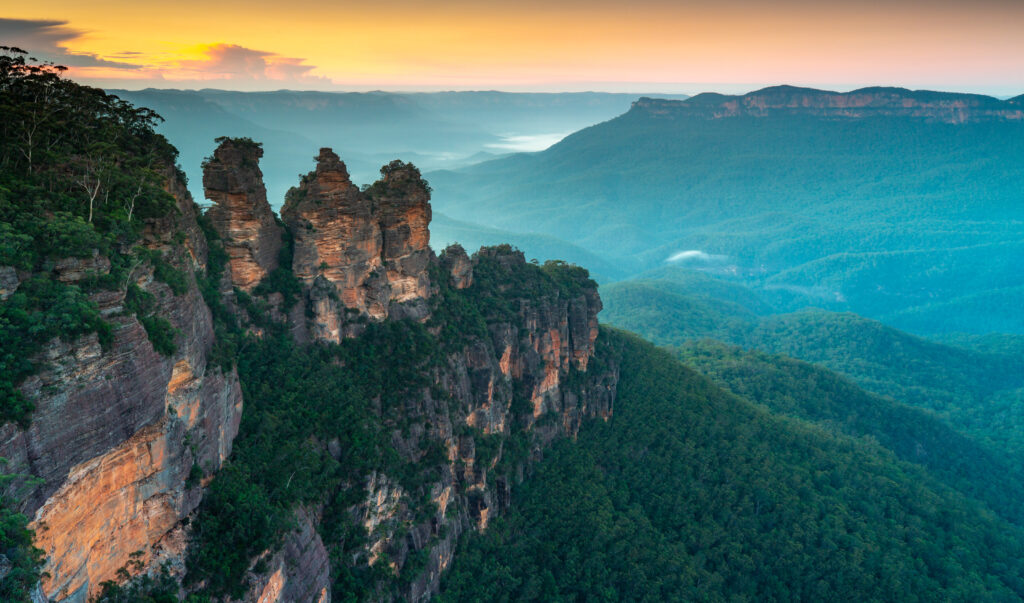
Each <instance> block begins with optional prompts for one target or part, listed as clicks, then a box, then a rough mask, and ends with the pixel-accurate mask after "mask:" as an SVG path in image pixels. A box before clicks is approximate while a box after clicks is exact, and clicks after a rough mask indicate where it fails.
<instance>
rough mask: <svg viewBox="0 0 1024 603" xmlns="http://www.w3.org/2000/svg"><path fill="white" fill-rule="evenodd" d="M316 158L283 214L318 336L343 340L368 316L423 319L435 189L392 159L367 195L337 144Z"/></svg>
mask: <svg viewBox="0 0 1024 603" xmlns="http://www.w3.org/2000/svg"><path fill="white" fill-rule="evenodd" d="M316 160H317V166H316V170H314V171H313V172H310V173H309V174H307V175H306V176H305V177H303V179H302V182H301V183H300V185H299V186H298V187H297V188H293V189H292V190H291V191H289V192H288V196H287V199H286V202H285V205H284V207H283V208H282V211H281V215H282V217H283V218H284V221H285V223H286V224H287V226H288V229H289V231H290V232H291V234H292V237H293V239H294V259H293V263H292V270H293V272H294V273H295V276H296V277H297V278H298V279H299V280H300V281H301V282H302V283H303V285H304V287H305V292H306V298H307V300H308V303H309V305H310V308H311V314H312V318H311V319H310V323H311V324H310V326H309V332H310V333H311V335H312V337H313V338H314V339H317V340H322V341H333V342H337V341H340V339H341V338H343V337H350V336H353V335H355V334H358V333H359V332H361V330H362V328H363V325H364V324H365V321H366V320H367V319H369V320H377V321H379V320H384V319H385V318H388V317H389V316H394V317H413V318H419V319H422V318H425V317H426V303H425V302H426V299H427V298H428V297H429V295H430V280H429V275H428V271H427V265H428V263H429V262H430V259H431V257H432V252H431V251H430V247H429V242H430V235H429V232H428V230H427V224H429V222H430V193H429V190H428V189H427V188H426V186H425V183H423V182H422V179H421V178H420V175H419V171H417V170H416V168H414V167H412V166H411V165H406V164H401V163H400V162H399V163H398V164H394V163H393V164H391V165H390V166H387V167H385V169H384V170H382V172H383V173H384V177H383V179H382V180H381V181H380V182H378V183H377V184H375V185H374V186H373V187H371V189H370V192H369V193H364V192H362V191H360V190H359V188H358V187H356V186H355V185H354V184H352V181H351V180H350V178H349V175H348V170H347V169H346V168H345V164H344V163H343V162H342V161H341V160H340V159H339V158H338V156H337V155H336V154H335V153H334V152H333V151H332V150H331V149H327V148H324V149H320V154H319V155H318V156H317V158H316ZM396 313H397V314H396Z"/></svg>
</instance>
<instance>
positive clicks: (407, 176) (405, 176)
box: [370, 161, 433, 317]
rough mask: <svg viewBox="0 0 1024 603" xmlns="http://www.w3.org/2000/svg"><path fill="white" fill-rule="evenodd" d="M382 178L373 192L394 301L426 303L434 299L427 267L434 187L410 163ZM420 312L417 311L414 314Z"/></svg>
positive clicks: (397, 166)
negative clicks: (429, 298)
mask: <svg viewBox="0 0 1024 603" xmlns="http://www.w3.org/2000/svg"><path fill="white" fill-rule="evenodd" d="M381 174H382V175H383V178H381V179H380V181H378V182H377V183H376V184H374V185H373V187H371V188H370V192H371V194H372V195H373V200H374V203H375V207H376V210H377V215H378V219H379V220H380V229H381V235H382V237H383V249H382V254H381V257H382V259H383V261H384V267H385V269H386V270H387V278H388V284H389V285H390V288H391V301H393V302H396V303H398V304H406V303H412V304H418V305H419V306H420V307H421V308H422V312H421V313H420V314H421V315H420V316H418V317H422V313H425V310H426V304H425V303H423V302H424V301H425V300H426V299H427V297H429V296H430V278H429V277H428V275H427V264H428V263H429V262H430V260H431V259H432V257H433V253H432V252H431V251H430V230H429V228H428V226H429V225H430V219H431V210H430V188H429V187H428V186H427V183H426V181H424V180H423V178H422V177H421V176H420V172H419V170H417V169H416V168H415V167H413V166H412V165H410V164H405V163H402V162H401V161H393V162H391V163H390V164H388V165H387V166H385V167H384V168H382V169H381ZM413 312H414V313H415V312H416V311H415V310H414V311H413Z"/></svg>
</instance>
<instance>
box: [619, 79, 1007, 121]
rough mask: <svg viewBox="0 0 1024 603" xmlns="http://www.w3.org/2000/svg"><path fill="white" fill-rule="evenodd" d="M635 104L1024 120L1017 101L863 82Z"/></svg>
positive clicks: (674, 112) (697, 110) (680, 113)
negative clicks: (851, 86)
mask: <svg viewBox="0 0 1024 603" xmlns="http://www.w3.org/2000/svg"><path fill="white" fill-rule="evenodd" d="M633 109H634V110H636V111H640V112H642V113H646V114H648V115H651V116H655V117H659V118H685V117H696V118H701V119H722V118H727V117H740V116H747V117H768V116H773V115H796V114H799V115H816V116H819V117H823V118H828V119H856V118H863V117H871V116H891V117H909V118H915V119H925V120H928V121H937V122H945V123H965V122H977V121H992V120H997V121H1021V120H1024V110H1022V109H1021V107H1020V105H1019V104H1018V103H1014V102H1013V101H1001V100H998V99H996V98H992V97H989V96H982V95H977V94H956V93H945V92H929V91H911V90H906V89H904V88H862V89H860V90H854V91H852V92H846V93H839V92H828V91H824V90H814V89H811V88H795V87H793V86H775V87H771V88H765V89H763V90H758V91H756V92H751V93H749V94H745V95H742V96H729V95H723V94H714V93H706V94H699V95H697V96H694V97H692V98H689V99H686V100H683V101H676V100H663V99H652V98H641V99H640V100H638V101H636V102H635V103H633Z"/></svg>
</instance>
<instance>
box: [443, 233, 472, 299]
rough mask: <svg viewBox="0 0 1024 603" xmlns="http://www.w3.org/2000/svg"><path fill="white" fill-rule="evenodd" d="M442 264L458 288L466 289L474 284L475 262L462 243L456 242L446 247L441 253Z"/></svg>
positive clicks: (453, 284)
mask: <svg viewBox="0 0 1024 603" xmlns="http://www.w3.org/2000/svg"><path fill="white" fill-rule="evenodd" d="M441 266H442V267H443V268H444V269H445V271H446V272H447V273H448V276H449V277H451V280H452V286H453V287H455V288H456V289H465V288H466V287H469V286H470V285H472V284H473V262H472V261H471V260H470V259H469V255H468V254H467V253H466V250H465V249H463V248H462V245H459V244H458V243H455V244H454V245H451V246H449V247H448V248H447V249H445V250H444V253H443V254H442V255H441Z"/></svg>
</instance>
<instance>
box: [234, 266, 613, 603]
mask: <svg viewBox="0 0 1024 603" xmlns="http://www.w3.org/2000/svg"><path fill="white" fill-rule="evenodd" d="M431 264H432V266H433V268H435V269H437V270H435V271H434V272H433V273H434V274H435V280H434V282H433V285H434V287H435V291H434V292H433V294H432V297H431V305H432V308H431V310H432V315H433V317H434V318H432V320H431V322H429V323H427V324H428V329H430V330H431V331H433V332H434V336H435V337H438V338H439V340H443V338H445V337H446V336H451V337H453V338H454V341H452V340H449V341H447V342H446V344H445V343H440V345H442V346H443V348H444V350H445V352H444V353H443V354H442V356H441V357H440V358H439V359H438V360H437V361H436V362H435V363H434V364H433V365H432V366H431V367H429V368H427V369H424V370H425V372H426V374H427V375H428V379H427V384H426V385H425V386H422V387H420V388H416V389H413V390H411V391H410V392H409V393H408V394H406V395H405V396H404V397H403V399H402V400H401V401H397V402H392V403H391V405H390V408H392V409H393V410H391V411H389V412H388V413H385V415H384V416H383V420H384V423H383V424H384V425H385V426H389V427H387V429H388V430H389V434H390V441H391V442H392V444H393V446H394V448H395V450H396V451H397V452H398V454H399V455H400V456H401V458H402V459H403V460H404V461H405V462H408V463H410V464H413V465H417V466H419V467H420V469H419V470H420V471H421V472H422V473H423V475H426V476H430V477H429V478H428V479H427V480H426V481H425V483H423V484H422V485H420V486H416V487H410V486H407V485H406V483H407V481H408V480H407V479H406V480H403V479H401V478H400V477H399V476H397V475H389V474H388V473H386V472H382V471H373V472H372V473H370V474H368V475H366V476H364V478H363V479H364V481H363V483H362V484H361V486H360V489H361V492H362V494H361V497H360V498H361V500H360V502H358V503H356V504H354V505H351V506H348V507H346V508H345V509H344V510H343V511H342V512H340V515H341V517H344V518H349V519H348V520H347V521H352V522H353V523H354V524H356V525H357V526H359V528H360V531H364V533H365V537H364V539H363V540H362V541H361V542H360V543H357V544H355V545H353V544H352V543H351V542H350V541H349V539H350V538H351V537H342V538H340V539H333V540H332V538H331V536H330V535H331V534H337V533H338V530H327V531H326V532H323V531H321V535H323V539H321V537H320V536H317V537H315V538H309V537H306V536H303V535H302V534H303V533H304V532H303V530H304V528H301V529H300V530H299V532H298V533H294V534H290V535H289V536H288V537H287V542H286V543H285V544H284V545H283V547H282V548H281V549H280V550H279V551H278V552H276V553H274V552H272V551H268V552H267V553H266V554H267V555H273V558H272V561H271V563H270V567H271V569H270V570H269V571H268V572H266V573H264V574H261V575H258V576H257V575H251V576H250V577H249V580H250V584H251V586H250V590H249V594H248V596H247V597H246V600H249V601H256V600H258V601H282V602H283V601H291V600H297V599H291V598H289V597H288V596H286V595H284V594H282V593H285V592H293V593H294V592H301V593H305V595H304V596H306V597H310V598H307V599H303V600H320V599H318V598H317V597H320V596H321V595H320V594H319V593H323V592H327V593H329V592H330V589H329V586H330V582H329V581H327V580H326V576H324V575H323V574H321V573H319V571H312V572H310V571H304V570H301V569H300V568H302V567H304V566H313V567H320V565H321V563H322V560H323V559H325V558H328V557H329V558H330V559H332V560H337V559H339V558H342V559H346V560H347V563H348V564H350V567H349V568H348V569H353V568H354V569H355V570H359V568H371V567H372V568H376V570H377V571H383V572H384V574H383V575H384V576H389V575H394V576H396V577H397V576H402V577H403V579H402V580H401V582H400V584H402V585H401V586H398V587H395V586H394V584H392V583H388V582H384V583H379V584H378V585H377V587H376V588H377V594H376V595H375V597H373V598H377V599H381V600H392V599H406V600H410V601H426V600H429V599H430V598H431V596H433V595H434V594H436V593H437V591H438V588H439V586H440V580H441V576H442V574H443V572H444V571H445V569H447V567H448V565H449V564H450V563H451V561H452V559H453V556H454V554H455V551H456V549H457V545H458V542H459V539H460V538H464V537H466V535H467V534H468V533H471V532H473V531H482V530H486V529H487V527H488V525H489V523H490V522H491V521H492V520H493V519H494V518H495V517H497V516H499V515H501V514H502V513H503V512H504V511H505V510H506V509H507V508H508V505H509V501H510V498H511V497H510V493H511V488H512V487H513V486H514V485H515V484H517V483H519V482H521V481H522V480H523V479H524V478H525V476H526V475H528V474H529V472H530V469H531V467H532V465H533V464H534V463H535V462H536V461H538V460H539V459H540V458H541V457H542V456H543V454H544V449H545V448H546V447H547V446H548V445H549V444H550V443H551V442H552V441H553V440H555V439H558V438H564V437H574V436H575V435H576V433H577V431H578V430H579V428H580V425H581V423H582V421H583V420H584V419H585V418H588V417H596V418H605V419H607V418H608V417H610V416H611V413H612V408H613V402H614V398H615V389H616V384H617V381H618V371H617V368H616V367H615V366H609V365H607V364H602V365H601V366H598V367H597V368H596V369H595V368H594V366H593V363H594V358H595V357H596V356H597V350H596V346H597V342H596V339H597V335H598V331H597V313H598V312H599V311H600V309H601V302H600V298H599V297H598V296H597V292H596V289H595V288H594V284H593V282H592V281H589V279H586V278H585V276H582V275H581V274H580V272H581V271H580V269H577V268H575V267H557V266H556V267H554V268H553V269H552V270H553V273H554V274H556V277H555V278H551V277H549V276H548V275H547V273H545V272H544V271H543V270H542V269H541V268H539V267H537V266H535V265H533V264H530V263H528V262H526V261H525V258H524V257H523V254H522V253H521V252H518V251H515V250H512V249H509V248H489V249H483V250H481V251H480V252H479V253H477V254H476V255H475V256H474V257H473V258H472V259H470V258H469V257H467V256H466V255H465V252H464V251H463V250H462V249H461V248H458V247H453V248H450V249H449V250H446V251H445V253H444V254H443V255H442V256H441V258H440V259H439V260H432V261H431ZM428 268H429V266H428ZM578 271H579V272H578ZM474 278H475V280H476V281H477V282H476V283H475V284H473V285H470V284H468V283H469V282H470V281H472V280H473V279H474ZM558 279H562V282H567V283H570V284H571V285H572V286H565V287H562V286H560V284H558V283H556V281H557V280H558ZM515 283H519V284H520V285H522V286H523V287H524V288H523V289H520V288H519V287H518V286H517V285H516V284H515ZM464 301H468V302H471V303H475V304H477V305H478V307H480V308H500V310H497V311H490V310H484V311H483V314H482V317H483V322H481V323H477V324H476V327H471V325H470V324H468V323H467V324H463V323H462V321H463V319H464V318H465V317H463V316H451V315H446V316H445V317H444V318H439V315H441V314H444V312H445V309H446V308H450V307H451V306H456V305H458V304H460V303H461V302H464ZM450 321H454V322H455V323H458V324H453V323H452V322H450ZM456 333H458V335H456ZM356 341H357V342H358V341H359V340H358V339H357V340H356ZM364 368H365V367H364ZM360 370H362V369H360ZM332 446H334V444H331V443H329V442H328V443H327V444H326V445H325V448H326V450H327V451H328V452H330V451H332V450H333V448H332ZM438 446H439V447H440V450H442V451H443V459H444V460H442V461H441V465H440V466H436V465H432V464H431V462H430V460H429V455H428V454H426V453H425V452H424V451H426V450H432V449H434V448H435V447H438ZM330 453H331V454H334V453H333V452H330ZM435 462H436V461H435ZM330 513H333V514H334V517H328V516H327V515H328V514H330ZM338 515H339V510H338V509H334V510H332V511H324V510H323V509H321V510H318V511H316V512H310V511H308V510H304V509H299V510H297V512H296V521H297V523H298V524H299V525H304V524H305V523H306V522H312V523H313V525H320V524H322V523H324V522H329V521H333V522H334V523H335V524H336V523H337V522H338V521H339V520H338ZM343 533H344V532H343ZM324 534H326V535H324ZM335 538H337V537H335ZM324 550H326V551H328V552H329V553H328V554H327V555H326V556H325V554H324V552H323V551H324ZM299 551H301V553H299ZM331 552H333V554H332V553H331ZM335 562H336V561H335ZM381 564H384V567H383V568H382V567H381ZM334 569H335V572H337V571H338V568H334ZM325 588H327V590H326V591H324V589H325ZM314 595H315V596H314Z"/></svg>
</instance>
